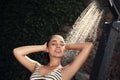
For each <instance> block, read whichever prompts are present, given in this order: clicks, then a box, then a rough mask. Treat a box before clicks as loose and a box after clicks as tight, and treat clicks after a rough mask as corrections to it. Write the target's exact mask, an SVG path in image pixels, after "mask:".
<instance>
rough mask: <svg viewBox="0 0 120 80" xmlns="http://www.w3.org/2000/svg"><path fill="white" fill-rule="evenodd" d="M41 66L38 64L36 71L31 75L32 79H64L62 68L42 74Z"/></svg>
mask: <svg viewBox="0 0 120 80" xmlns="http://www.w3.org/2000/svg"><path fill="white" fill-rule="evenodd" d="M39 68H40V66H36V68H35V71H34V72H33V73H32V75H31V76H30V80H62V78H61V70H62V68H59V69H55V70H53V71H52V72H51V73H48V74H46V75H44V76H41V75H40V73H39Z"/></svg>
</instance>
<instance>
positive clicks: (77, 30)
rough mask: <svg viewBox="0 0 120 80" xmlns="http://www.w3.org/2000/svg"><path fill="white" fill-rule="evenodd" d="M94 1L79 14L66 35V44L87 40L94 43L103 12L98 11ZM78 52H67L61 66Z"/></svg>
mask: <svg viewBox="0 0 120 80" xmlns="http://www.w3.org/2000/svg"><path fill="white" fill-rule="evenodd" d="M98 5H99V4H98V3H97V2H96V1H93V2H91V3H90V4H89V5H88V7H87V8H86V9H85V10H84V11H83V12H82V13H81V15H80V16H79V17H78V19H77V20H76V22H75V23H74V25H73V26H72V30H71V31H70V32H69V33H68V34H67V38H66V42H67V43H76V42H85V41H87V40H90V39H91V40H92V41H95V40H96V38H97V30H98V25H99V22H100V20H101V17H102V14H103V11H102V10H100V8H99V6H98ZM77 53H78V52H75V51H67V52H66V53H65V56H64V57H63V61H62V63H63V65H66V64H68V63H70V62H71V61H72V60H73V58H74V56H76V55H77Z"/></svg>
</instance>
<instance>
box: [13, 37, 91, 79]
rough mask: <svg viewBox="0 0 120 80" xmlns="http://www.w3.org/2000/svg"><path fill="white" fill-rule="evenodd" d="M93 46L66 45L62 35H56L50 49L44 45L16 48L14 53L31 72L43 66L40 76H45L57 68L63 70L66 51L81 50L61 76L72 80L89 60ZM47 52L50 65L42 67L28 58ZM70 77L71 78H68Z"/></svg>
mask: <svg viewBox="0 0 120 80" xmlns="http://www.w3.org/2000/svg"><path fill="white" fill-rule="evenodd" d="M92 47H93V44H92V43H91V42H84V43H76V44H66V43H65V41H64V39H63V38H62V37H61V36H60V35H54V36H53V37H52V38H51V40H50V42H49V44H48V47H47V45H46V44H44V45H30V46H22V47H18V48H15V49H14V50H13V53H14V55H15V57H16V58H17V60H18V61H19V62H20V63H21V64H22V65H23V66H24V67H26V68H27V69H28V70H29V71H31V72H33V71H34V68H35V66H36V65H39V66H41V68H40V75H42V76H44V75H46V74H48V73H50V72H52V71H53V70H55V69H56V68H61V67H62V65H61V63H60V62H61V57H62V56H63V55H64V52H65V51H66V50H71V49H72V50H79V51H80V52H79V54H78V55H77V56H76V57H75V59H74V60H73V62H72V63H70V64H68V65H67V66H65V67H63V69H62V72H61V75H62V80H71V78H72V77H73V76H74V75H75V73H76V72H77V71H78V70H79V69H80V67H81V66H82V65H83V63H84V62H85V60H86V59H87V57H88V55H89V53H90V51H91V49H92ZM40 51H45V52H48V53H49V57H50V62H49V64H48V65H41V64H40V63H38V62H37V61H35V60H32V59H30V58H29V57H27V55H28V54H31V53H34V52H40ZM68 75H69V76H68Z"/></svg>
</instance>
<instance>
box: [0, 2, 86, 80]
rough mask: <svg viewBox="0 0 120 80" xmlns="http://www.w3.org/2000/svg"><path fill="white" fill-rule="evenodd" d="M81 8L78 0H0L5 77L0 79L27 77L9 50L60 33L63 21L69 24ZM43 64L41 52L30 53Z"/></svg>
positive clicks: (43, 40) (26, 79) (19, 79)
mask: <svg viewBox="0 0 120 80" xmlns="http://www.w3.org/2000/svg"><path fill="white" fill-rule="evenodd" d="M83 9H84V4H83V1H82V0H1V2H0V12H1V13H0V16H1V18H0V26H1V29H0V32H1V34H0V36H1V39H0V41H1V51H2V54H1V56H2V58H0V59H1V60H0V61H4V62H2V63H3V64H2V65H0V67H2V68H3V67H4V69H3V70H1V72H2V73H4V74H5V76H6V77H5V76H2V77H0V78H1V79H0V80H4V79H7V80H28V79H29V75H30V73H29V71H27V70H26V69H25V68H23V66H21V65H20V64H19V62H18V61H17V60H16V59H15V58H14V56H13V54H12V50H13V48H15V47H18V46H22V45H34V44H43V43H44V42H45V41H46V40H47V38H48V36H50V35H52V34H58V33H61V32H62V28H63V27H64V26H63V25H64V24H66V23H67V24H70V25H73V24H74V22H75V20H76V19H77V17H78V16H79V15H80V13H81V12H82V11H83ZM30 57H31V58H33V59H35V60H38V61H40V62H42V63H44V62H45V63H46V61H47V60H45V61H44V59H45V58H46V57H47V55H44V53H41V54H39V53H38V54H37V55H34V54H33V55H30Z"/></svg>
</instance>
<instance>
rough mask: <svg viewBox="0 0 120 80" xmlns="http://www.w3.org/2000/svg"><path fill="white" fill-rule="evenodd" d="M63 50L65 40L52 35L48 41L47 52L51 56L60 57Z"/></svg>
mask: <svg viewBox="0 0 120 80" xmlns="http://www.w3.org/2000/svg"><path fill="white" fill-rule="evenodd" d="M64 51H65V41H64V39H63V37H61V36H59V35H54V36H52V38H51V40H50V42H49V43H48V52H49V55H50V56H52V57H62V56H63V55H64Z"/></svg>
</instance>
